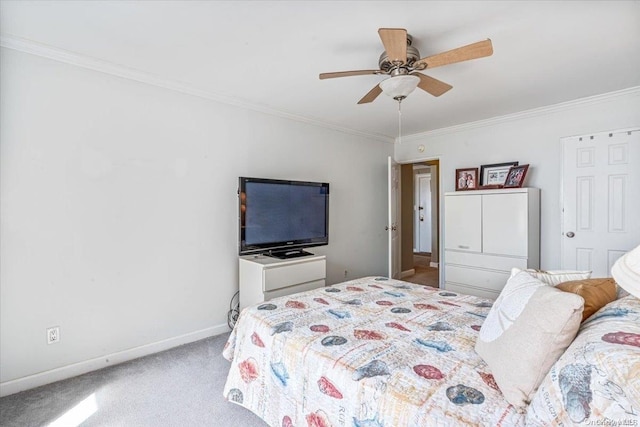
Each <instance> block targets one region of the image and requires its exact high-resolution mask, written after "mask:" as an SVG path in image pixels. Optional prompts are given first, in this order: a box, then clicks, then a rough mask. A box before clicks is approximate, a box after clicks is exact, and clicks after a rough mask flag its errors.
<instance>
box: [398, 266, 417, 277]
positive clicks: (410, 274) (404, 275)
mask: <svg viewBox="0 0 640 427" xmlns="http://www.w3.org/2000/svg"><path fill="white" fill-rule="evenodd" d="M414 274H416V270H415V269H413V268H412V269H411V270H406V271H403V272H402V273H400V278H401V279H404V278H405V277H409V276H413V275H414Z"/></svg>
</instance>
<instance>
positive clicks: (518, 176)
mask: <svg viewBox="0 0 640 427" xmlns="http://www.w3.org/2000/svg"><path fill="white" fill-rule="evenodd" d="M528 169H529V165H520V166H512V167H511V169H509V173H508V174H507V179H506V180H505V181H504V188H520V187H522V184H523V183H524V177H525V176H526V175H527V170H528Z"/></svg>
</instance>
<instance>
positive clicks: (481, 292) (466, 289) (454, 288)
mask: <svg viewBox="0 0 640 427" xmlns="http://www.w3.org/2000/svg"><path fill="white" fill-rule="evenodd" d="M445 289H446V290H447V291H451V292H459V293H461V294H465V295H475V296H477V297H480V298H488V299H492V300H496V299H497V298H498V295H500V293H499V292H494V291H488V290H486V289H479V288H474V287H473V286H465V285H460V284H458V283H449V282H447V283H445Z"/></svg>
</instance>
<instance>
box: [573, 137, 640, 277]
mask: <svg viewBox="0 0 640 427" xmlns="http://www.w3.org/2000/svg"><path fill="white" fill-rule="evenodd" d="M562 150H563V176H562V182H563V206H562V210H563V213H562V263H561V264H562V268H565V269H577V270H591V271H593V274H592V277H610V276H611V266H612V265H613V263H615V261H616V260H617V259H618V258H619V257H620V256H621V255H622V254H624V253H625V252H627V251H628V250H630V249H633V248H634V247H636V246H637V245H638V244H640V221H638V218H639V216H638V212H640V184H639V180H640V129H634V130H633V131H619V132H603V133H599V134H595V135H587V136H577V137H568V138H563V139H562Z"/></svg>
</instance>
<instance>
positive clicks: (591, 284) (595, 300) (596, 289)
mask: <svg viewBox="0 0 640 427" xmlns="http://www.w3.org/2000/svg"><path fill="white" fill-rule="evenodd" d="M556 289H560V290H561V291H565V292H573V293H574V294H577V295H580V296H581V297H582V298H584V311H583V312H582V321H583V322H584V321H585V320H587V318H588V317H589V316H591V315H592V314H593V313H595V312H596V311H598V310H600V309H601V308H602V307H604V306H605V305H607V304H609V303H610V302H611V301H615V300H616V298H617V296H618V291H617V288H616V282H615V280H613V279H610V278H607V279H585V280H572V281H570V282H562V283H560V284H559V285H558V286H556Z"/></svg>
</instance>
